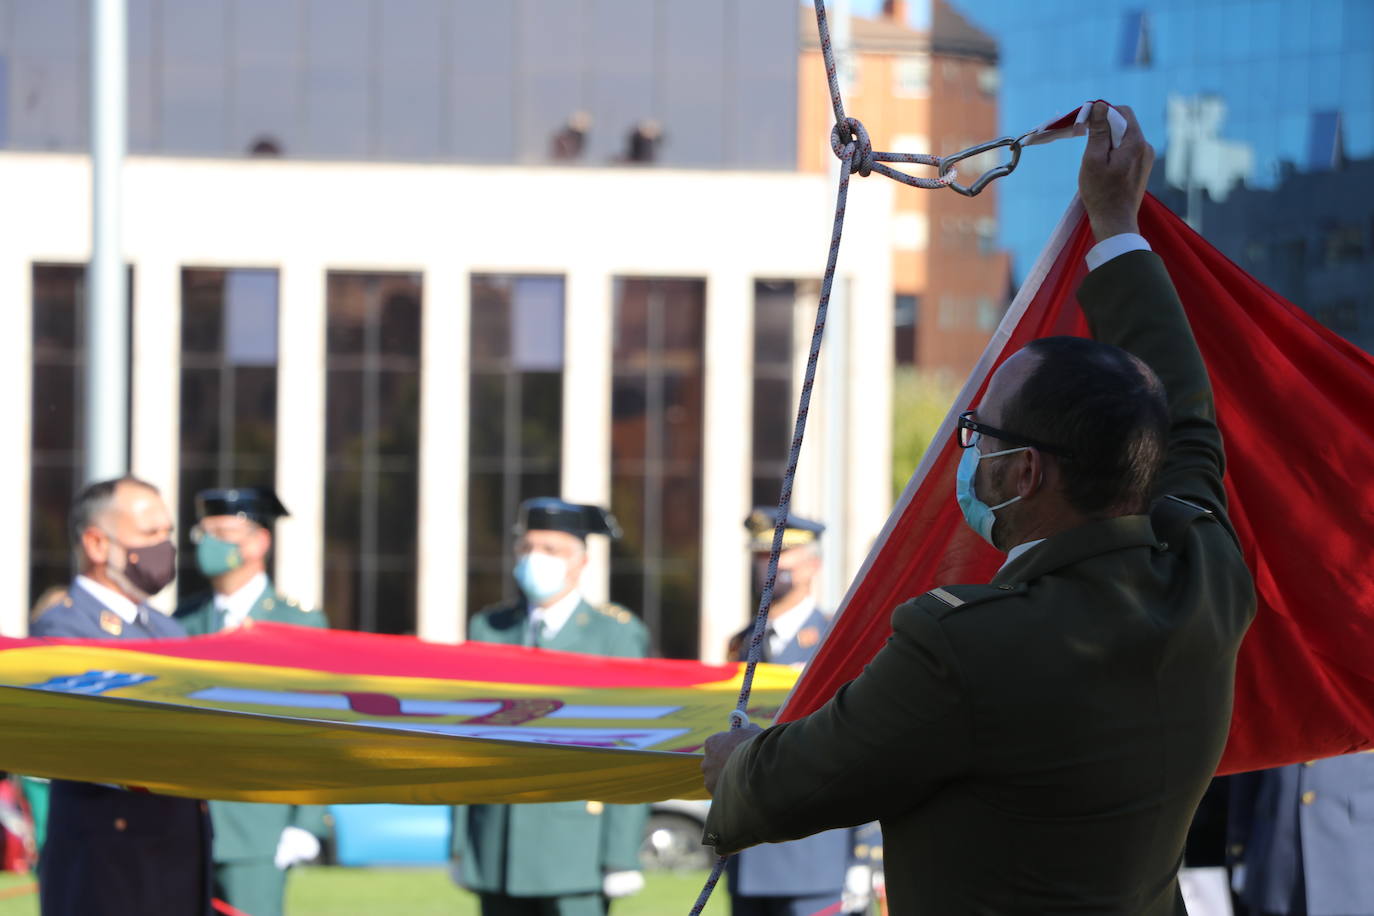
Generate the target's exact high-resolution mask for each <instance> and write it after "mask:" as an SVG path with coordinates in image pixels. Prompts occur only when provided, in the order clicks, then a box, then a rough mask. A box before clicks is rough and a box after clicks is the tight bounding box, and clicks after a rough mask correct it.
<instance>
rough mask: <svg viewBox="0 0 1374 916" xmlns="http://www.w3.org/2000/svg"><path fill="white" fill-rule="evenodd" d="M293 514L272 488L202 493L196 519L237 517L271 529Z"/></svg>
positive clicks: (197, 502) (197, 495) (204, 491)
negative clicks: (284, 516) (211, 516)
mask: <svg viewBox="0 0 1374 916" xmlns="http://www.w3.org/2000/svg"><path fill="white" fill-rule="evenodd" d="M290 514H291V513H290V512H287V511H286V507H285V506H283V505H282V504H281V500H280V499H277V494H276V493H275V492H274V491H273V490H272V488H271V487H234V488H232V489H228V490H201V491H200V492H199V493H197V494H196V518H205V517H206V516H207V515H237V516H239V517H240V518H246V519H248V520H249V521H251V522H257V523H258V524H259V525H265V526H270V525H271V524H272V523H273V522H275V521H276V520H277V519H279V518H281V517H282V516H283V515H290Z"/></svg>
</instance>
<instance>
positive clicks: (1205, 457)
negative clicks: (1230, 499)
mask: <svg viewBox="0 0 1374 916" xmlns="http://www.w3.org/2000/svg"><path fill="white" fill-rule="evenodd" d="M1078 301H1079V304H1080V305H1081V306H1082V308H1083V312H1084V314H1085V315H1086V316H1087V318H1088V324H1089V326H1090V327H1091V328H1092V333H1093V337H1094V338H1096V339H1097V340H1100V341H1103V342H1104V343H1109V344H1115V345H1116V346H1118V347H1121V348H1122V349H1123V350H1126V351H1127V352H1129V353H1132V354H1134V355H1135V356H1137V357H1139V358H1140V359H1141V360H1142V361H1144V362H1145V364H1146V365H1148V366H1149V367H1150V368H1151V369H1153V370H1154V372H1155V374H1156V375H1158V376H1159V378H1160V381H1162V382H1163V383H1164V390H1165V393H1166V394H1167V396H1168V400H1169V447H1168V453H1167V456H1166V458H1165V462H1164V468H1163V470H1162V472H1161V473H1160V477H1159V486H1158V493H1157V494H1156V495H1159V496H1165V495H1167V496H1178V497H1181V498H1183V499H1186V500H1188V501H1190V502H1195V503H1198V504H1199V505H1202V506H1204V507H1205V508H1208V509H1211V510H1212V511H1213V512H1214V513H1215V514H1216V515H1217V517H1218V518H1219V519H1220V520H1222V521H1225V515H1226V490H1225V488H1224V487H1223V486H1222V475H1223V473H1224V472H1225V454H1224V452H1223V449H1222V442H1221V430H1219V429H1218V428H1217V417H1216V407H1215V405H1214V404H1213V401H1212V386H1211V383H1210V382H1209V381H1208V378H1207V367H1206V365H1205V364H1204V363H1203V361H1202V354H1201V353H1200V352H1199V351H1198V348H1197V342H1196V341H1195V340H1194V339H1193V332H1192V329H1191V328H1190V327H1189V326H1188V318H1187V316H1186V315H1185V314H1184V311H1183V304H1182V303H1181V302H1180V301H1179V298H1178V292H1177V291H1176V290H1175V289H1174V284H1173V281H1172V280H1170V279H1169V273H1168V271H1167V270H1166V269H1165V267H1164V262H1163V261H1162V260H1160V258H1159V255H1157V254H1155V253H1154V252H1150V251H1131V252H1127V253H1126V254H1123V255H1120V256H1119V257H1116V258H1113V259H1112V260H1110V261H1108V262H1107V263H1106V264H1103V265H1102V266H1100V267H1098V268H1097V269H1096V270H1094V271H1092V272H1091V273H1089V274H1088V277H1087V279H1085V280H1084V281H1083V285H1082V287H1080V288H1079V291H1078ZM1227 527H1228V528H1229V527H1230V526H1229V523H1227Z"/></svg>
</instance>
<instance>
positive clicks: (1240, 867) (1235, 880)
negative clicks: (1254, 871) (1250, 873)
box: [1231, 862, 1245, 894]
mask: <svg viewBox="0 0 1374 916" xmlns="http://www.w3.org/2000/svg"><path fill="white" fill-rule="evenodd" d="M1231 890H1233V891H1235V892H1236V893H1237V894H1243V893H1245V863H1244V862H1237V863H1236V864H1235V865H1232V866H1231Z"/></svg>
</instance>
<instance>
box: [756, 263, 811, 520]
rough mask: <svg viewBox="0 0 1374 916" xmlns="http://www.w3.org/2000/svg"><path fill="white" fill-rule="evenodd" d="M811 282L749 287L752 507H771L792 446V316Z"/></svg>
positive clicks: (808, 296)
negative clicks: (751, 304)
mask: <svg viewBox="0 0 1374 916" xmlns="http://www.w3.org/2000/svg"><path fill="white" fill-rule="evenodd" d="M817 293H818V289H817V285H816V284H815V283H814V282H797V281H793V280H760V281H758V282H756V283H755V284H754V392H753V393H754V411H753V413H754V428H753V451H754V453H753V465H752V471H751V479H752V482H753V483H752V494H751V495H752V503H753V505H755V506H774V505H777V502H778V494H779V493H780V492H781V488H782V486H781V485H782V475H783V473H784V472H785V471H786V468H787V456H788V452H789V451H790V448H791V444H792V425H793V419H794V414H795V411H796V408H797V403H796V396H795V394H794V392H793V387H794V386H793V374H794V372H795V366H794V364H793V351H794V350H795V349H796V345H797V341H796V334H797V312H798V310H799V309H800V308H801V307H802V306H803V304H806V305H809V304H811V303H813V302H814V301H815V297H816V295H817Z"/></svg>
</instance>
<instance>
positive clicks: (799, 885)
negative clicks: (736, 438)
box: [726, 507, 882, 916]
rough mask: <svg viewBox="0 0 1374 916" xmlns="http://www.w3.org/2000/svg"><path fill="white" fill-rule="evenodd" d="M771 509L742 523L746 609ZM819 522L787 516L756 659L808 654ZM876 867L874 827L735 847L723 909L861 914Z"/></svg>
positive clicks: (767, 546)
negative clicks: (747, 568) (748, 583)
mask: <svg viewBox="0 0 1374 916" xmlns="http://www.w3.org/2000/svg"><path fill="white" fill-rule="evenodd" d="M775 516H776V513H775V510H773V509H768V508H764V507H760V508H757V509H755V510H754V511H753V512H751V513H750V514H749V517H748V518H747V519H745V520H744V528H745V530H746V531H748V532H749V551H750V554H751V558H750V559H751V564H752V567H751V572H752V577H753V607H754V608H757V607H758V603H759V599H760V598H761V597H762V595H763V584H764V581H765V578H766V576H767V574H768V557H769V554H770V553H771V552H772V547H773V520H774V518H775ZM824 531H825V526H824V525H822V524H821V523H820V522H814V521H812V520H810V519H807V518H802V517H801V516H799V515H792V516H790V517H789V518H788V519H787V527H786V529H784V531H783V536H782V552H781V553H779V554H778V569H777V575H776V577H775V579H774V581H773V601H772V604H771V605H769V608H768V629H767V630H766V631H765V635H764V639H763V644H762V646H761V649H762V654H761V659H762V660H763V661H765V662H771V663H773V664H777V665H792V666H794V667H796V668H801V667H803V666H804V665H805V664H806V663H807V662H808V661H810V660H811V656H813V655H815V654H816V648H817V647H818V646H819V645H820V642H821V637H822V636H824V635H825V631H826V628H827V627H829V626H830V617H829V616H828V615H826V614H825V613H824V612H823V611H821V610H820V608H818V607H817V606H816V598H815V595H814V593H813V586H814V583H815V580H816V576H817V574H818V573H819V572H820V567H821V555H820V537H821V534H822V533H823V532H824ZM753 629H754V628H753V625H752V624H750V625H749V626H747V627H745V628H744V629H743V630H741V631H740V632H739V633H737V634H736V635H735V637H734V638H733V639H732V640H731V641H730V642H731V646H730V651H731V654H732V655H734V656H735V657H736V658H737V659H739V660H740V661H744V660H746V659H747V658H748V657H749V640H750V639H751V637H752V636H753ZM881 867H882V835H881V833H880V832H879V829H878V825H877V824H867V825H865V826H862V827H846V828H842V829H839V830H827V831H824V832H823V833H818V834H816V835H814V836H809V837H805V838H804V839H800V840H794V841H793V842H791V843H765V844H761V845H759V846H751V847H749V848H748V849H744V850H741V851H740V853H739V854H738V855H735V856H731V857H730V860H729V862H727V863H726V878H727V883H728V887H729V889H730V899H731V912H732V913H734V914H735V916H811V914H812V913H818V912H822V911H825V910H827V909H828V908H830V907H833V906H834V905H835V904H842V912H846V913H861V912H864V911H866V910H867V909H868V905H869V903H870V901H871V899H872V896H873V872H874V869H875V868H881Z"/></svg>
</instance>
